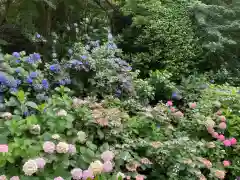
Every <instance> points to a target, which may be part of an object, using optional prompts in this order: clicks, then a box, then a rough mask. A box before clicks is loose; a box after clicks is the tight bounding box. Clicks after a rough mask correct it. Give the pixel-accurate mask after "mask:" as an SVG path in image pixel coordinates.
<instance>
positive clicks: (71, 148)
mask: <svg viewBox="0 0 240 180" xmlns="http://www.w3.org/2000/svg"><path fill="white" fill-rule="evenodd" d="M76 152H77V150H76V146H75V145H73V144H69V145H68V153H69V154H71V155H74V154H76Z"/></svg>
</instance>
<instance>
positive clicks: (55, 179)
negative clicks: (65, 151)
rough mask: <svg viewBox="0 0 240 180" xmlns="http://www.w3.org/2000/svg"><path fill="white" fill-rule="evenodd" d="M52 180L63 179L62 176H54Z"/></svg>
mask: <svg viewBox="0 0 240 180" xmlns="http://www.w3.org/2000/svg"><path fill="white" fill-rule="evenodd" d="M54 180H64V179H63V178H62V177H60V176H58V177H55V178H54Z"/></svg>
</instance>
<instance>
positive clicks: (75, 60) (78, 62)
mask: <svg viewBox="0 0 240 180" xmlns="http://www.w3.org/2000/svg"><path fill="white" fill-rule="evenodd" d="M70 63H71V64H72V65H82V64H83V63H82V61H79V60H77V59H73V60H71V61H70Z"/></svg>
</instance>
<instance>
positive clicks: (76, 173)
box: [71, 168, 82, 180]
mask: <svg viewBox="0 0 240 180" xmlns="http://www.w3.org/2000/svg"><path fill="white" fill-rule="evenodd" d="M71 175H72V178H73V179H74V180H80V179H81V178H82V170H81V169H80V168H74V169H73V170H72V171H71Z"/></svg>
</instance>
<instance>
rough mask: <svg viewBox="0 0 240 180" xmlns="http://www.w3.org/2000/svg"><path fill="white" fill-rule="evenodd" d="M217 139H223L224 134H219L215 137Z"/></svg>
mask: <svg viewBox="0 0 240 180" xmlns="http://www.w3.org/2000/svg"><path fill="white" fill-rule="evenodd" d="M217 139H218V140H220V141H224V140H225V137H224V135H222V134H219V135H218V137H217Z"/></svg>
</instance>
